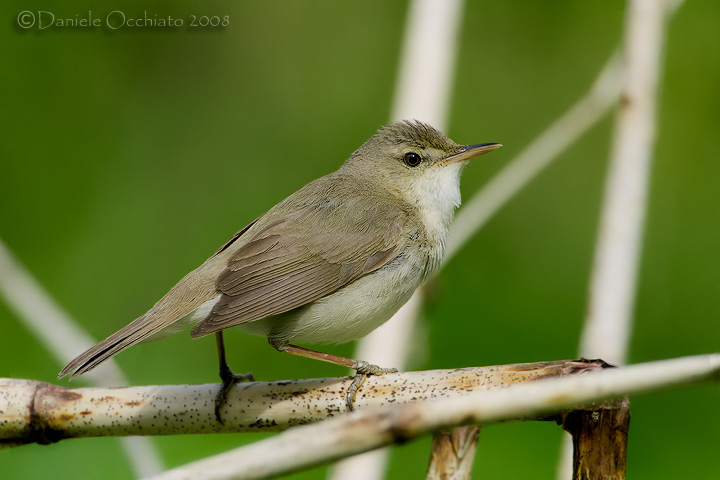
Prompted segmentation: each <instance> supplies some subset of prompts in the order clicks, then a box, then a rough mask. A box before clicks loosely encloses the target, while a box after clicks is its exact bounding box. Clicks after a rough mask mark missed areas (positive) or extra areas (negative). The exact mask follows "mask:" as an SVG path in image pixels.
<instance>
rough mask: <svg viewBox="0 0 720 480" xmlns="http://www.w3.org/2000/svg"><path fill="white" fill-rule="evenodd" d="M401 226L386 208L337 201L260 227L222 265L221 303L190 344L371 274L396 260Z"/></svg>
mask: <svg viewBox="0 0 720 480" xmlns="http://www.w3.org/2000/svg"><path fill="white" fill-rule="evenodd" d="M340 220H342V221H340ZM405 221H406V213H405V212H404V211H403V210H402V209H401V208H399V207H397V206H394V205H392V204H389V203H382V202H381V203H378V202H377V201H374V202H373V201H369V200H367V199H358V200H355V201H352V200H348V199H344V200H343V201H337V202H324V203H323V202H320V203H318V204H316V205H312V206H308V207H306V208H304V209H302V210H301V211H295V212H292V213H288V214H287V215H285V216H283V217H282V218H281V219H280V220H277V221H274V222H272V223H271V224H269V225H267V226H264V227H261V228H260V230H259V231H258V232H257V233H254V235H253V237H252V239H251V240H249V241H248V242H247V243H245V244H244V245H243V246H242V247H240V249H239V250H238V251H237V252H235V253H234V254H233V255H232V257H231V258H230V259H229V260H228V265H227V268H225V270H224V271H223V272H222V273H220V275H219V276H218V278H217V281H216V287H217V289H218V291H220V292H221V293H222V297H221V298H220V300H219V301H218V302H217V303H216V304H215V306H214V307H213V309H212V311H211V313H210V315H209V316H208V317H207V318H206V319H205V320H203V321H202V322H201V323H200V324H198V325H197V326H196V327H195V328H194V329H193V330H192V332H191V336H192V337H200V336H203V335H207V334H210V333H214V332H217V331H220V330H222V329H224V328H228V327H231V326H234V325H239V324H242V323H247V322H252V321H254V320H259V319H261V318H265V317H268V316H271V315H277V314H279V313H283V312H286V311H288V310H292V309H293V308H297V307H300V306H302V305H305V304H306V303H309V302H312V301H314V300H317V299H318V298H321V297H324V296H325V295H328V294H330V293H332V292H335V291H336V290H338V289H340V288H341V287H343V286H345V285H347V284H349V283H351V282H353V281H354V280H356V279H358V278H359V277H361V276H363V275H365V274H367V273H369V272H372V271H374V270H377V269H378V268H380V267H382V266H383V265H385V264H386V263H387V262H389V261H390V260H391V259H392V258H394V257H395V256H396V255H397V253H398V251H399V250H398V246H399V242H401V239H402V232H403V228H404V225H405ZM258 226H260V225H258Z"/></svg>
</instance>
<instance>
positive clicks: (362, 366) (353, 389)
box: [268, 338, 397, 411]
mask: <svg viewBox="0 0 720 480" xmlns="http://www.w3.org/2000/svg"><path fill="white" fill-rule="evenodd" d="M268 341H269V342H270V345H272V346H273V347H274V348H276V349H277V350H279V351H281V352H285V353H291V354H293V355H298V356H301V357H305V358H314V359H315V360H321V361H323V362H328V363H334V364H335V365H340V366H342V367H349V368H352V369H353V370H355V372H356V375H355V378H353V381H352V383H351V384H350V386H349V387H348V390H347V394H346V396H345V401H346V403H347V406H348V408H349V409H350V410H351V411H354V410H355V406H354V405H353V402H354V401H355V395H356V394H357V392H358V390H360V387H362V384H363V383H365V379H366V378H367V376H368V375H383V374H385V373H397V369H396V368H381V367H378V366H377V365H371V364H369V363H368V362H364V361H362V360H353V359H351V358H345V357H339V356H337V355H331V354H329V353H322V352H316V351H315V350H310V349H309V348H303V347H298V346H297V345H291V344H289V343H287V342H283V341H279V340H274V339H272V338H270V339H268Z"/></svg>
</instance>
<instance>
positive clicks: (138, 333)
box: [58, 314, 163, 380]
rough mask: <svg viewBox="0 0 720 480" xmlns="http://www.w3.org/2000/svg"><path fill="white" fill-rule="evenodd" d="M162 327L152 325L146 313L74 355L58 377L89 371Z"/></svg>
mask: <svg viewBox="0 0 720 480" xmlns="http://www.w3.org/2000/svg"><path fill="white" fill-rule="evenodd" d="M162 327H163V325H162V324H161V323H155V324H154V325H153V324H152V322H149V321H148V318H147V314H145V315H143V316H142V317H140V318H138V319H137V320H135V321H134V322H132V323H130V324H129V325H127V326H126V327H125V328H123V329H121V330H118V331H117V332H115V333H113V334H112V335H110V336H109V337H108V338H106V339H105V340H103V341H102V342H100V343H98V344H97V345H95V346H94V347H91V348H89V349H87V350H86V351H85V352H83V353H81V354H80V355H78V356H77V357H75V358H74V359H73V360H72V361H71V362H70V363H68V364H67V365H66V366H65V368H63V369H62V371H61V372H60V373H59V374H58V378H62V377H64V376H66V375H69V374H70V373H72V375H71V377H70V380H72V379H73V378H75V377H77V376H78V375H82V374H83V373H85V372H89V371H90V370H92V369H93V368H95V367H97V366H98V365H100V364H101V363H103V362H104V361H105V360H107V359H108V358H110V357H112V356H114V355H115V354H117V353H120V352H121V351H123V350H125V349H126V348H129V347H132V346H133V345H135V344H137V343H140V342H142V341H143V340H146V339H147V338H148V337H150V336H152V335H154V334H155V333H158V332H159V331H160V330H161V329H162Z"/></svg>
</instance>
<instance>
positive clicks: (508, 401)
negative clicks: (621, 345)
mask: <svg viewBox="0 0 720 480" xmlns="http://www.w3.org/2000/svg"><path fill="white" fill-rule="evenodd" d="M719 377H720V355H718V354H716V355H704V356H698V357H686V358H681V359H673V360H665V361H660V362H652V363H647V364H641V365H634V366H629V367H625V368H611V369H603V370H602V371H596V372H588V373H586V374H583V375H572V376H568V377H565V378H552V379H547V380H543V381H541V382H526V383H524V384H522V385H514V386H512V387H508V388H501V389H497V388H496V389H490V390H479V389H478V390H476V391H474V392H469V393H467V394H466V395H462V396H455V397H453V398H442V399H433V400H428V401H425V402H414V403H409V404H406V405H386V406H384V407H379V408H367V409H364V410H360V411H357V412H355V413H354V414H351V415H342V416H340V417H339V418H332V419H329V420H327V421H324V422H320V423H317V424H315V425H305V426H302V427H298V428H294V429H292V430H289V431H287V432H284V433H282V434H280V435H277V436H275V437H273V438H269V439H267V440H263V441H260V442H256V443H254V444H252V445H249V446H246V447H242V448H239V449H237V450H234V451H231V452H228V453H224V454H221V455H217V456H215V457H210V458H207V459H204V460H201V461H198V462H194V463H191V464H188V465H185V466H183V467H180V468H177V469H174V470H170V471H168V472H165V473H163V474H161V475H158V476H156V477H153V478H154V479H155V480H169V479H190V478H192V479H217V480H220V479H257V478H268V477H271V476H276V475H279V474H282V473H285V474H286V473H289V472H293V471H298V470H301V469H304V468H309V467H312V466H316V465H321V464H323V463H328V462H331V461H333V460H337V459H339V458H342V457H346V456H349V455H354V454H357V453H362V452H366V451H369V450H372V449H375V448H379V447H382V446H385V445H389V444H391V443H394V442H405V441H407V440H409V439H412V438H415V437H417V436H418V435H421V434H424V433H428V432H431V431H437V430H440V429H447V428H452V427H456V426H459V425H467V424H487V423H492V422H499V421H506V420H511V419H517V418H528V417H537V416H543V415H550V414H555V413H558V412H561V411H564V410H568V409H571V408H573V407H577V406H578V405H587V404H590V403H593V402H599V401H606V400H608V399H611V398H617V397H621V396H624V395H626V394H635V393H647V392H650V391H656V390H659V389H666V388H669V387H672V386H679V385H685V384H691V383H697V382H700V381H707V380H717V379H718V378H719ZM381 378H382V377H381ZM279 451H282V452H283V456H282V457H279V456H278V455H277V452H279Z"/></svg>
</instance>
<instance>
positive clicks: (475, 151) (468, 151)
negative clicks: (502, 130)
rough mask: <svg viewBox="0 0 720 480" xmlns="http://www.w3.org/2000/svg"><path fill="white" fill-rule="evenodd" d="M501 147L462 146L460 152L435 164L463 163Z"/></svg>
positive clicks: (489, 145)
mask: <svg viewBox="0 0 720 480" xmlns="http://www.w3.org/2000/svg"><path fill="white" fill-rule="evenodd" d="M500 147H502V144H500V143H478V144H476V145H463V146H462V147H460V151H459V152H458V153H456V154H455V155H451V156H449V157H447V158H444V159H442V160H440V161H439V162H437V163H438V164H440V165H449V164H451V163H457V162H465V161H467V160H470V159H471V158H473V157H477V156H478V155H483V154H485V153H488V152H492V151H493V150H495V149H496V148H500Z"/></svg>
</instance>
